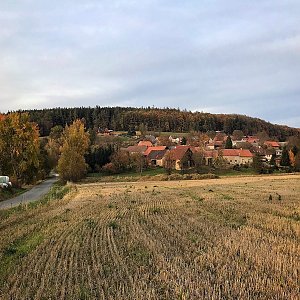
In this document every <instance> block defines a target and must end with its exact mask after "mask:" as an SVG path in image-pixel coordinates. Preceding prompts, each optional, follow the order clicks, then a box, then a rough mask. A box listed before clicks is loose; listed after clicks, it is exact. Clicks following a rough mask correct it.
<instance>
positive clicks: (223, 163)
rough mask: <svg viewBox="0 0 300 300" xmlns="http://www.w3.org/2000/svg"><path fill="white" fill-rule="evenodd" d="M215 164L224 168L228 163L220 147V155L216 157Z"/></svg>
mask: <svg viewBox="0 0 300 300" xmlns="http://www.w3.org/2000/svg"><path fill="white" fill-rule="evenodd" d="M213 165H214V166H215V167H216V168H219V169H222V168H224V167H225V166H226V165H227V161H226V159H225V158H224V157H223V151H222V150H221V149H220V150H218V155H217V157H216V158H214V162H213Z"/></svg>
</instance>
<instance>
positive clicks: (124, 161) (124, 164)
mask: <svg viewBox="0 0 300 300" xmlns="http://www.w3.org/2000/svg"><path fill="white" fill-rule="evenodd" d="M111 163H112V164H113V165H114V168H115V170H116V172H124V171H126V170H129V169H130V168H131V161H130V154H129V152H127V151H123V150H119V151H116V152H115V153H113V154H112V156H111Z"/></svg>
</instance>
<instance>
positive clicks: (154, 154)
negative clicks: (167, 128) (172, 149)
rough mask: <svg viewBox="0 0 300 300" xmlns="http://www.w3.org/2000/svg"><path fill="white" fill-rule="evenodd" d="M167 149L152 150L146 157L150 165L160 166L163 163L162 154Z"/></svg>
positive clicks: (163, 154)
mask: <svg viewBox="0 0 300 300" xmlns="http://www.w3.org/2000/svg"><path fill="white" fill-rule="evenodd" d="M167 151H168V150H167V149H164V150H152V151H151V152H150V153H149V154H148V155H147V157H146V159H147V161H148V164H149V165H151V166H159V167H162V166H163V163H164V156H165V154H166V152H167Z"/></svg>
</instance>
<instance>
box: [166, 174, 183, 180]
mask: <svg viewBox="0 0 300 300" xmlns="http://www.w3.org/2000/svg"><path fill="white" fill-rule="evenodd" d="M182 179H183V176H182V175H180V174H171V175H169V176H168V180H182Z"/></svg>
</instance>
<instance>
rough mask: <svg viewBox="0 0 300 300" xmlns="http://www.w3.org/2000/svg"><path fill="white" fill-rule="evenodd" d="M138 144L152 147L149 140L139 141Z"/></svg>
mask: <svg viewBox="0 0 300 300" xmlns="http://www.w3.org/2000/svg"><path fill="white" fill-rule="evenodd" d="M138 146H146V147H152V146H153V144H152V143H151V142H150V141H140V142H139V143H138Z"/></svg>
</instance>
